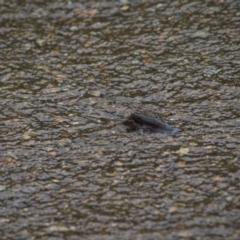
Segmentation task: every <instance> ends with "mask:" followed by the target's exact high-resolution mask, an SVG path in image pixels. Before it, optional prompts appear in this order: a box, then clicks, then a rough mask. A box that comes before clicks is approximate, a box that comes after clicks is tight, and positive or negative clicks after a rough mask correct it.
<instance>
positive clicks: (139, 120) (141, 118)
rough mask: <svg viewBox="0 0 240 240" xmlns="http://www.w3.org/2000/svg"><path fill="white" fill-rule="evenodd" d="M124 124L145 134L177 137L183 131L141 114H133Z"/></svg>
mask: <svg viewBox="0 0 240 240" xmlns="http://www.w3.org/2000/svg"><path fill="white" fill-rule="evenodd" d="M123 124H124V125H125V126H127V127H128V129H130V130H143V132H149V133H167V134H170V135H176V134H177V133H179V132H180V131H181V130H180V129H179V128H176V127H172V126H170V125H168V124H167V123H165V122H162V121H160V120H158V119H156V118H153V117H148V116H145V115H143V114H140V113H134V114H132V115H131V116H130V117H129V118H128V119H127V120H126V121H124V122H123Z"/></svg>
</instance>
